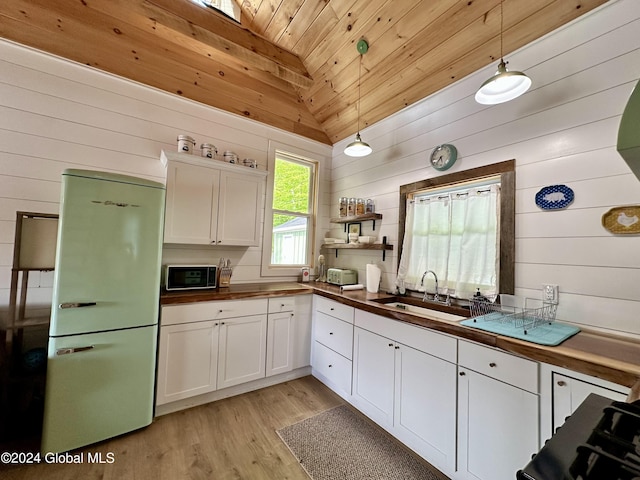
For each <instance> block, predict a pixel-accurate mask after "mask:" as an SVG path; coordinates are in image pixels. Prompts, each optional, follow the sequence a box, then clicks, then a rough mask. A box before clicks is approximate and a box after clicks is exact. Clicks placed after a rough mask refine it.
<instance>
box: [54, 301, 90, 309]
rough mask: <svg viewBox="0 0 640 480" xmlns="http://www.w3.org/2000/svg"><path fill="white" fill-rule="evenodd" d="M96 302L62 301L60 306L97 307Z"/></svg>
mask: <svg viewBox="0 0 640 480" xmlns="http://www.w3.org/2000/svg"><path fill="white" fill-rule="evenodd" d="M95 306H96V302H75V303H61V304H60V305H59V306H58V307H59V308H81V307H95Z"/></svg>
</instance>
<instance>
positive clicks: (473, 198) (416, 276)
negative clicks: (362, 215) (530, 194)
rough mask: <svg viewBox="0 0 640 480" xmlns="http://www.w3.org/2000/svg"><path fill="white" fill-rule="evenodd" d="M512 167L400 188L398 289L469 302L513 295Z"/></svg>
mask: <svg viewBox="0 0 640 480" xmlns="http://www.w3.org/2000/svg"><path fill="white" fill-rule="evenodd" d="M513 166H514V162H513V161H509V162H502V163H499V164H495V165H489V166H487V167H481V168H478V169H472V170H468V171H466V172H459V173H455V174H451V175H445V176H442V177H439V178H436V179H430V180H424V181H422V182H417V183H414V184H410V185H405V186H402V187H401V188H400V197H401V202H402V203H401V211H400V215H401V217H400V218H403V219H404V222H403V223H402V224H401V230H400V232H399V234H400V235H399V236H400V241H401V242H402V248H401V251H400V265H399V267H398V280H397V283H398V286H404V287H405V288H407V289H409V290H415V291H424V290H425V289H426V290H427V291H429V292H433V291H434V289H435V280H434V278H433V275H427V276H426V277H424V285H423V275H424V273H425V272H426V271H427V270H433V271H434V272H435V273H436V275H437V276H438V287H439V293H441V294H447V293H448V294H450V295H451V296H453V297H457V298H463V299H464V298H468V297H469V296H471V295H472V294H473V293H474V292H475V291H476V289H477V288H480V290H481V292H482V293H483V294H485V295H487V294H494V293H498V292H500V293H513V282H514V265H513V251H514V247H513V245H514V222H513V216H514V208H513V202H514V195H515V182H514V172H513Z"/></svg>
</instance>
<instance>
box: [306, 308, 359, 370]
mask: <svg viewBox="0 0 640 480" xmlns="http://www.w3.org/2000/svg"><path fill="white" fill-rule="evenodd" d="M313 338H314V340H316V341H317V342H320V343H322V344H323V345H325V346H327V347H329V348H330V349H332V350H335V351H336V352H338V353H339V354H340V355H342V356H344V357H347V358H348V359H349V360H351V358H352V352H353V325H352V324H350V323H347V322H343V321H342V320H338V319H337V318H334V317H330V316H329V315H325V314H324V313H318V314H316V319H315V322H314V328H313Z"/></svg>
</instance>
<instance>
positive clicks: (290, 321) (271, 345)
mask: <svg viewBox="0 0 640 480" xmlns="http://www.w3.org/2000/svg"><path fill="white" fill-rule="evenodd" d="M310 364H311V295H291V296H287V297H277V298H270V299H269V315H268V319H267V364H266V376H267V377H270V376H273V375H278V374H280V373H286V372H289V371H291V370H294V369H296V368H301V367H308V366H309V365H310Z"/></svg>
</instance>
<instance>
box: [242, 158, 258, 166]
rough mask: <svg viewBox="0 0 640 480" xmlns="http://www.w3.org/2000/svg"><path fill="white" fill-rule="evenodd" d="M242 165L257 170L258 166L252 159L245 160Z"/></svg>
mask: <svg viewBox="0 0 640 480" xmlns="http://www.w3.org/2000/svg"><path fill="white" fill-rule="evenodd" d="M242 163H243V164H244V166H245V167H250V168H257V167H258V164H257V162H256V161H255V160H253V159H252V158H245V159H244V160H243V161H242Z"/></svg>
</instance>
